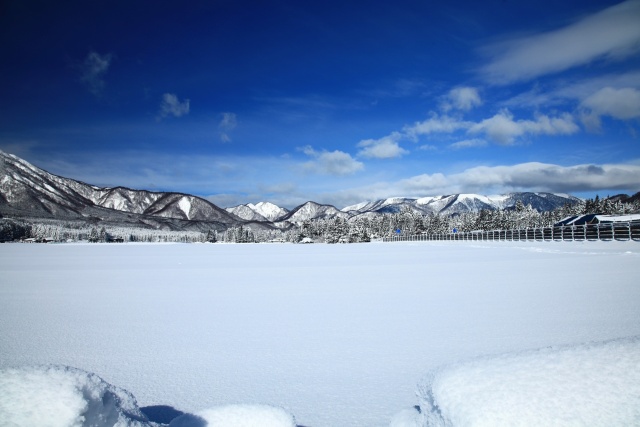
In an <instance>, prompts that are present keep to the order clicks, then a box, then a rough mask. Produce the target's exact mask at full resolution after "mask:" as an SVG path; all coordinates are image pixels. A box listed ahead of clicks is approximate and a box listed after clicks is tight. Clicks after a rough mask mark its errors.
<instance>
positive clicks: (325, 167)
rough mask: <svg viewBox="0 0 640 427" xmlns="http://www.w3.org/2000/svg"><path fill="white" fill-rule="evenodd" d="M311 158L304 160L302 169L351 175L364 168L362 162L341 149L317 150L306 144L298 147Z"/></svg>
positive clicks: (327, 173) (329, 173)
mask: <svg viewBox="0 0 640 427" xmlns="http://www.w3.org/2000/svg"><path fill="white" fill-rule="evenodd" d="M300 150H301V151H302V152H303V153H304V154H306V155H307V156H309V157H312V158H313V160H311V161H308V162H305V163H304V164H303V169H304V170H305V171H308V172H314V173H319V174H325V175H335V176H343V175H351V174H354V173H356V172H358V171H361V170H363V169H364V164H363V163H362V162H359V161H357V160H355V159H354V158H353V157H351V155H350V154H348V153H345V152H343V151H339V150H335V151H324V150H323V151H317V150H315V149H313V147H311V146H309V145H307V146H305V147H302V148H301V149H300Z"/></svg>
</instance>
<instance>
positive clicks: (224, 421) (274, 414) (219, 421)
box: [169, 405, 296, 427]
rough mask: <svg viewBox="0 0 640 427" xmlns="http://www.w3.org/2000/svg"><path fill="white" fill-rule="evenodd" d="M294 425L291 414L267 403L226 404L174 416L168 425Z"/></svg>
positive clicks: (265, 426)
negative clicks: (194, 412) (194, 413)
mask: <svg viewBox="0 0 640 427" xmlns="http://www.w3.org/2000/svg"><path fill="white" fill-rule="evenodd" d="M205 426H206V427H296V422H295V419H294V418H293V416H291V415H290V414H288V413H287V412H286V411H285V410H284V409H282V408H277V407H274V406H269V405H226V406H219V407H215V408H212V409H207V410H205V411H202V412H199V413H198V414H196V415H195V416H194V415H191V414H185V415H182V416H179V417H178V418H175V419H174V420H173V421H171V423H170V424H169V427H205Z"/></svg>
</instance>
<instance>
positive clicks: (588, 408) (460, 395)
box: [391, 337, 640, 427]
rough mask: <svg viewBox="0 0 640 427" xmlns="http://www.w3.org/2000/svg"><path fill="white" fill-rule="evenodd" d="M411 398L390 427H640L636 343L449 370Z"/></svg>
mask: <svg viewBox="0 0 640 427" xmlns="http://www.w3.org/2000/svg"><path fill="white" fill-rule="evenodd" d="M418 397H419V400H420V406H419V407H420V411H417V410H414V411H403V412H401V413H399V414H398V415H396V417H395V419H394V421H393V422H392V423H391V425H392V426H393V427H409V426H412V427H413V426H424V427H447V426H474V427H480V426H603V427H604V426H631V425H640V337H630V338H626V339H619V340H612V341H606V342H598V343H588V344H581V345H577V346H571V347H549V348H543V349H539V350H533V351H524V352H516V353H507V354H502V355H497V356H491V357H481V358H476V359H472V360H470V361H466V362H461V363H457V364H452V365H449V366H445V367H442V368H439V369H436V370H435V371H433V372H431V373H430V374H429V375H427V376H426V377H425V378H424V380H423V381H422V382H421V383H420V384H419V385H418Z"/></svg>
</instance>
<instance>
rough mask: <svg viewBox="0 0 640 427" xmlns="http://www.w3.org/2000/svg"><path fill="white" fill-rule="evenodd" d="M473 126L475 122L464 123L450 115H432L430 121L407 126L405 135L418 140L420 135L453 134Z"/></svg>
mask: <svg viewBox="0 0 640 427" xmlns="http://www.w3.org/2000/svg"><path fill="white" fill-rule="evenodd" d="M471 126H473V122H468V121H464V120H462V119H460V118H457V117H451V116H448V115H438V114H435V113H432V114H431V117H429V118H428V119H426V120H424V121H421V122H415V123H414V124H413V125H410V126H405V127H404V128H403V130H402V131H403V133H404V134H405V135H407V137H408V138H410V139H413V140H417V138H418V136H420V135H429V134H432V133H453V132H456V131H459V130H461V129H468V128H470V127H471Z"/></svg>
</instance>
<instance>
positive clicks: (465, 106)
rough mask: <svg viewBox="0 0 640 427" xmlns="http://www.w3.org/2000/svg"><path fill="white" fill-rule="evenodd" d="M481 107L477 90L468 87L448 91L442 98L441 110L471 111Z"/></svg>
mask: <svg viewBox="0 0 640 427" xmlns="http://www.w3.org/2000/svg"><path fill="white" fill-rule="evenodd" d="M480 105H482V99H481V98H480V94H479V93H478V89H476V88H474V87H469V86H462V87H456V88H453V89H451V90H450V91H449V93H448V94H447V95H446V96H445V97H444V102H443V103H442V106H441V108H442V109H443V110H444V111H449V110H451V109H457V110H462V111H468V110H471V109H472V108H474V107H478V106H480Z"/></svg>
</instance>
